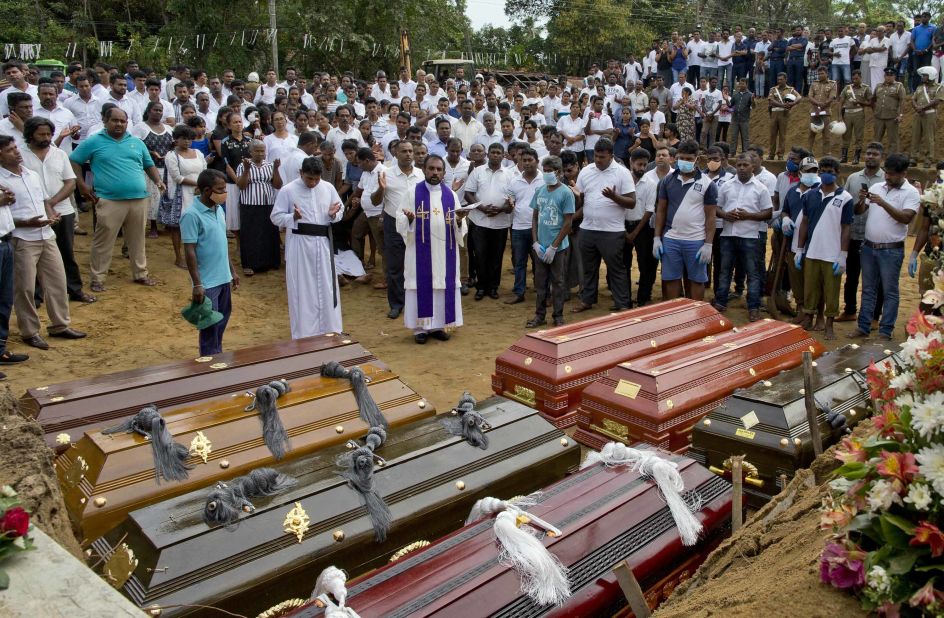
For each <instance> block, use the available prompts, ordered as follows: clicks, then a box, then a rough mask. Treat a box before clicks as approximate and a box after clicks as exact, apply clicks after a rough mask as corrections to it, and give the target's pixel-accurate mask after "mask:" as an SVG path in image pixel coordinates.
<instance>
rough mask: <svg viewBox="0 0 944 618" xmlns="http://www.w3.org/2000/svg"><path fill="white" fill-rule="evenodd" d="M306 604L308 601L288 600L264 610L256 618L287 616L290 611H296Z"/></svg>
mask: <svg viewBox="0 0 944 618" xmlns="http://www.w3.org/2000/svg"><path fill="white" fill-rule="evenodd" d="M307 602H308V601H306V600H305V599H289V600H288V601H282V602H281V603H279V604H278V605H273V606H272V607H270V608H269V609H267V610H265V611H264V612H262V613H261V614H259V615H258V616H256V618H279V617H280V616H287V615H288V613H289V612H290V611H292V610H293V609H298V608H299V607H301V606H302V605H304V604H305V603H307Z"/></svg>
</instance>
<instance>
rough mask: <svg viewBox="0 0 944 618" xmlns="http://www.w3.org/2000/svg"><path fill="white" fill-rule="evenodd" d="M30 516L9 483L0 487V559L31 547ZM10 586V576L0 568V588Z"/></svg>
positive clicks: (4, 588)
mask: <svg viewBox="0 0 944 618" xmlns="http://www.w3.org/2000/svg"><path fill="white" fill-rule="evenodd" d="M29 529H30V516H29V513H27V512H26V511H25V510H24V509H23V507H22V506H20V501H19V499H17V497H16V492H15V491H13V488H12V487H10V486H9V485H4V486H3V487H2V488H0V561H3V559H4V558H6V557H7V556H9V555H10V554H13V553H16V552H20V551H27V550H30V549H33V540H32V539H31V538H30V537H29ZM9 586H10V577H9V576H8V575H7V574H6V572H5V571H3V570H2V569H0V590H6V589H7V588H9Z"/></svg>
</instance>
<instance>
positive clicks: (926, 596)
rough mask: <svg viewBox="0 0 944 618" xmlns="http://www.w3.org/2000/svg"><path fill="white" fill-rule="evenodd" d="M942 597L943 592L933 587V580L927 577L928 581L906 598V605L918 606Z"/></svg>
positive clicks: (943, 597) (943, 596) (943, 595)
mask: <svg viewBox="0 0 944 618" xmlns="http://www.w3.org/2000/svg"><path fill="white" fill-rule="evenodd" d="M941 599H944V594H942V593H941V592H939V591H937V590H935V589H934V580H933V579H929V580H928V583H926V584H925V585H923V586H922V587H921V588H920V589H919V590H918V591H917V592H915V593H914V594H913V595H911V598H910V599H908V605H910V606H911V607H918V606H920V605H930V604H931V603H934V602H935V601H940V600H941Z"/></svg>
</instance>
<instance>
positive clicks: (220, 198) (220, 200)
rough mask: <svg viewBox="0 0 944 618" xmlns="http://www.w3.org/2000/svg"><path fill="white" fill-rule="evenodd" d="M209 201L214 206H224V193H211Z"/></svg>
mask: <svg viewBox="0 0 944 618" xmlns="http://www.w3.org/2000/svg"><path fill="white" fill-rule="evenodd" d="M210 201H211V202H213V203H214V204H216V205H220V204H225V203H226V193H217V192H215V191H214V192H213V193H211V194H210Z"/></svg>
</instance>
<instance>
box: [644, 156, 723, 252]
mask: <svg viewBox="0 0 944 618" xmlns="http://www.w3.org/2000/svg"><path fill="white" fill-rule="evenodd" d="M676 177H678V180H680V181H682V185H683V186H684V185H691V186H690V187H689V188H688V190H687V191H686V192H685V195H684V196H683V197H682V200H681V203H680V204H679V207H678V209H677V210H676V211H675V216H674V217H673V218H672V229H670V230H669V231H667V232H664V234H665V237H666V238H672V239H674V240H705V194H706V192H708V191H709V188H711V189H714V188H715V185H713V184H712V180H711V178H709V177H708V174H701V175H699V176H697V177H692V178H691V179H689V180H683V179H682V177H681V176H680V175H679V174H678V171H673V172H670V173H669V174H668V175H667V176H666V177H665V178H663V179H662V182H663V183H667V182H669V181H673V182H674V181H675V178H676ZM663 186H664V185H663ZM659 191H660V193H661V191H662V187H660V189H659ZM658 199H659V198H658V197H657V198H656V200H658ZM670 206H671V204H670ZM666 225H668V219H666Z"/></svg>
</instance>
